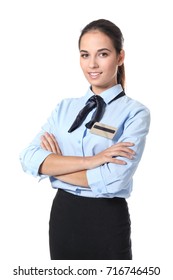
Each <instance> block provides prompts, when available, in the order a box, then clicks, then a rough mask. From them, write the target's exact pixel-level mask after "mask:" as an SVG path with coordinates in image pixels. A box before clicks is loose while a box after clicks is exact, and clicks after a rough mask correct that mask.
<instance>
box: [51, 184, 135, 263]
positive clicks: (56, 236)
mask: <svg viewBox="0 0 173 280" xmlns="http://www.w3.org/2000/svg"><path fill="white" fill-rule="evenodd" d="M130 225H131V223H130V217H129V211H128V205H127V202H126V200H125V199H124V198H88V197H81V196H76V195H73V194H70V193H68V192H65V191H63V190H61V189H59V190H58V191H57V194H56V196H55V198H54V201H53V205H52V209H51V215H50V223H49V226H50V227H49V243H50V255H51V259H52V260H131V259H132V253H131V238H130V233H131V227H130Z"/></svg>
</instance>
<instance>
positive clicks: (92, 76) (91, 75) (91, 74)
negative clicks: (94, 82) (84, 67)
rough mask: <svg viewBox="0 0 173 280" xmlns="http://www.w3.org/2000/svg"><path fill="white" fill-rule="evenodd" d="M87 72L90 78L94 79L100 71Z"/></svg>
mask: <svg viewBox="0 0 173 280" xmlns="http://www.w3.org/2000/svg"><path fill="white" fill-rule="evenodd" d="M88 74H89V76H90V77H91V78H92V79H96V78H98V77H99V76H100V75H101V74H102V72H89V73H88Z"/></svg>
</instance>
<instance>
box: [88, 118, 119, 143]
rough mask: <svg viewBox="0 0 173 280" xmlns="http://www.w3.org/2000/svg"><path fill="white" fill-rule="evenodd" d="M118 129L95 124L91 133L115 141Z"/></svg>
mask: <svg viewBox="0 0 173 280" xmlns="http://www.w3.org/2000/svg"><path fill="white" fill-rule="evenodd" d="M117 130H118V129H117V128H115V127H113V126H109V125H106V124H103V123H99V122H95V123H94V124H93V126H92V128H91V130H90V132H91V133H93V134H96V135H100V136H102V137H106V138H109V139H113V137H114V135H115V134H116V132H117Z"/></svg>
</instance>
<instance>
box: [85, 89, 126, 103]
mask: <svg viewBox="0 0 173 280" xmlns="http://www.w3.org/2000/svg"><path fill="white" fill-rule="evenodd" d="M121 91H123V88H122V86H121V85H120V84H117V85H115V86H113V87H111V88H109V89H107V90H105V91H103V92H102V93H101V94H100V96H101V97H102V98H103V99H104V101H105V103H106V104H108V103H109V102H110V101H111V100H112V99H113V98H115V97H116V96H117V95H118V94H119V93H120V92H121ZM92 95H94V93H93V91H92V90H91V87H89V89H88V91H87V93H86V94H85V96H84V99H85V102H86V101H87V100H88V99H89V98H90V97H91V96H92Z"/></svg>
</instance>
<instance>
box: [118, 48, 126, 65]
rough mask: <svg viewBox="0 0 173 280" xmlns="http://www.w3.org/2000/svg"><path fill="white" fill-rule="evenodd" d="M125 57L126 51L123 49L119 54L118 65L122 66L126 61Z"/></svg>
mask: <svg viewBox="0 0 173 280" xmlns="http://www.w3.org/2000/svg"><path fill="white" fill-rule="evenodd" d="M124 58H125V51H124V50H121V51H120V53H119V55H118V66H121V65H122V64H123V63H124Z"/></svg>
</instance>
